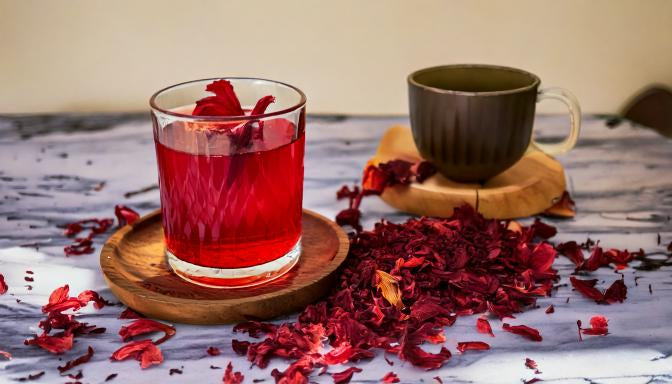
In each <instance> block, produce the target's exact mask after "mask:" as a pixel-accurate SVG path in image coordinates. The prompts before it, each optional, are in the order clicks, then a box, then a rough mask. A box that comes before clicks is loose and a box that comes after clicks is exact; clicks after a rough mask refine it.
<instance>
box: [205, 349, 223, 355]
mask: <svg viewBox="0 0 672 384" xmlns="http://www.w3.org/2000/svg"><path fill="white" fill-rule="evenodd" d="M207 352H208V355H210V356H219V354H220V353H221V352H220V351H219V348H217V347H208V349H207Z"/></svg>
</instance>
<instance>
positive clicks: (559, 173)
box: [370, 126, 565, 219]
mask: <svg viewBox="0 0 672 384" xmlns="http://www.w3.org/2000/svg"><path fill="white" fill-rule="evenodd" d="M395 159H401V160H407V161H411V162H415V161H419V160H421V157H420V154H419V153H418V150H417V148H416V147H415V143H414V142H413V135H412V133H411V130H410V128H408V127H404V126H393V127H391V128H390V129H388V130H387V132H385V134H384V135H383V138H382V139H381V141H380V145H379V146H378V150H377V152H376V154H375V156H374V157H373V158H372V159H371V160H370V163H372V164H374V165H377V164H378V163H384V162H387V161H390V160H395ZM564 191H565V172H564V169H563V168H562V165H561V164H560V163H559V162H557V161H556V160H554V159H553V158H551V157H549V156H548V155H546V154H544V153H543V152H540V151H536V150H528V152H527V153H526V154H525V155H524V156H523V158H522V159H520V160H519V161H518V162H517V163H516V164H514V165H513V166H512V167H511V168H509V169H507V170H506V171H504V172H503V173H501V174H499V175H497V176H495V177H494V178H492V179H490V180H488V181H487V182H485V183H484V184H477V183H473V184H463V183H458V182H455V181H452V180H449V179H447V178H446V177H444V176H443V175H441V174H436V175H434V176H432V177H430V178H429V179H427V180H425V182H424V183H422V184H418V183H413V184H411V185H408V186H402V185H399V186H394V187H389V188H386V189H385V191H384V192H383V194H382V196H381V197H382V199H383V200H384V201H385V202H387V203H388V204H389V205H391V206H393V207H395V208H397V209H399V210H401V211H404V212H408V213H412V214H416V215H421V216H436V217H450V216H451V215H452V214H453V209H454V208H455V207H457V206H460V205H462V204H464V203H469V204H471V205H472V206H474V207H476V209H477V210H478V212H480V213H481V214H483V216H485V217H487V218H498V219H512V218H519V217H527V216H532V215H535V214H538V213H541V212H543V211H545V210H546V209H548V208H549V207H551V206H552V205H553V203H554V202H555V201H556V200H557V199H559V198H560V197H561V196H562V193H563V192H564Z"/></svg>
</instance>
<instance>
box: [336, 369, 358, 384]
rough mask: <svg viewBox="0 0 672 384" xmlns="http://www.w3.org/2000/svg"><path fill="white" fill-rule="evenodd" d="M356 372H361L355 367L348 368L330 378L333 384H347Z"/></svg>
mask: <svg viewBox="0 0 672 384" xmlns="http://www.w3.org/2000/svg"><path fill="white" fill-rule="evenodd" d="M357 372H362V370H361V369H360V368H357V367H350V368H348V369H346V370H345V371H341V372H337V373H333V374H332V375H331V378H332V379H333V380H334V384H347V383H349V382H350V380H351V379H352V375H354V374H355V373H357Z"/></svg>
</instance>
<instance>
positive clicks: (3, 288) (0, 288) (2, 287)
mask: <svg viewBox="0 0 672 384" xmlns="http://www.w3.org/2000/svg"><path fill="white" fill-rule="evenodd" d="M7 289H9V287H8V286H7V283H5V277H4V276H2V273H0V295H3V294H5V293H7Z"/></svg>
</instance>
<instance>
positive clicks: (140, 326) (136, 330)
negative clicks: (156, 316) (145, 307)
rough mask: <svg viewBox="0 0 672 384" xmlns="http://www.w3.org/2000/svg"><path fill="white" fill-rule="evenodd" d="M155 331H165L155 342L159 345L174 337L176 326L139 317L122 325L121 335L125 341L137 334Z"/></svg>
mask: <svg viewBox="0 0 672 384" xmlns="http://www.w3.org/2000/svg"><path fill="white" fill-rule="evenodd" d="M153 332H163V333H164V335H163V337H162V338H160V339H158V340H157V341H156V342H155V344H157V345H158V344H161V343H163V342H164V341H166V340H168V339H170V338H171V337H173V336H174V335H175V328H173V327H172V326H170V325H168V324H163V323H159V322H158V321H154V320H151V319H137V320H134V321H133V322H131V323H130V324H128V325H125V326H123V327H121V329H120V330H119V336H121V339H122V340H123V341H128V340H130V339H131V338H133V337H135V336H138V335H144V334H147V333H153Z"/></svg>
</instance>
